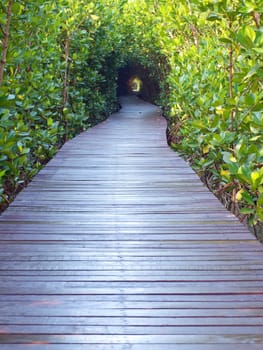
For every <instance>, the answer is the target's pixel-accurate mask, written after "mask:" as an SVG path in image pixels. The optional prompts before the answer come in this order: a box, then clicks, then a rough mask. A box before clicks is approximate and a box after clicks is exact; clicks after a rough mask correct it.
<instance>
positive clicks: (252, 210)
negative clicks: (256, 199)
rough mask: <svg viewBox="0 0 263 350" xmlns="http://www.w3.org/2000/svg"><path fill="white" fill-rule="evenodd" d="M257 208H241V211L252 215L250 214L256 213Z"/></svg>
mask: <svg viewBox="0 0 263 350" xmlns="http://www.w3.org/2000/svg"><path fill="white" fill-rule="evenodd" d="M254 212H255V210H254V209H252V208H242V209H240V213H241V214H244V215H250V214H254Z"/></svg>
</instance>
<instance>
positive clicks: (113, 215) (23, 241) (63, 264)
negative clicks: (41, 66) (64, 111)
mask: <svg viewBox="0 0 263 350" xmlns="http://www.w3.org/2000/svg"><path fill="white" fill-rule="evenodd" d="M121 103H122V109H121V110H120V112H119V113H116V114H113V115H112V116H111V117H110V118H109V119H108V120H106V121H105V122H103V123H101V124H99V125H97V126H96V127H94V128H92V129H90V130H88V131H87V132H84V133H82V134H81V135H79V136H78V137H76V138H75V139H73V140H71V141H69V142H68V143H66V144H65V145H64V147H63V148H62V149H61V150H60V151H59V152H58V153H57V155H56V156H55V157H54V159H52V160H51V161H50V162H49V163H48V164H47V166H46V167H45V168H44V169H43V170H42V171H41V172H40V173H39V174H38V175H37V176H36V177H35V178H34V180H33V181H32V182H31V183H30V185H29V186H28V187H27V188H26V189H25V190H24V191H22V192H21V193H20V194H19V195H18V196H17V198H16V200H15V201H14V202H13V203H12V205H11V206H10V207H9V208H8V210H6V211H5V212H4V213H3V215H2V216H1V217H0V232H1V233H0V247H1V249H0V281H1V283H0V348H1V350H11V349H15V350H25V349H29V348H32V349H39V350H68V349H70V350H84V349H85V350H86V349H89V350H106V349H107V350H219V349H220V350H221V349H222V348H223V349H224V350H236V349H239V350H245V349H246V350H247V349H249V350H257V349H262V346H263V248H262V245H261V244H260V243H259V242H258V241H257V240H256V239H255V237H254V236H253V235H252V234H251V233H250V232H248V230H247V229H246V228H245V227H244V226H243V225H242V224H240V223H239V222H238V220H237V219H236V218H235V217H234V216H233V215H232V214H230V213H229V212H227V211H226V210H225V209H224V208H223V206H222V205H221V204H220V203H219V202H218V200H217V199H216V198H215V197H214V196H213V195H212V194H211V193H210V192H209V191H208V190H207V188H206V187H204V185H203V184H202V183H201V182H200V180H199V179H198V177H197V175H196V174H195V173H194V171H193V170H192V169H191V168H190V167H189V166H188V164H187V163H186V162H185V161H184V160H183V159H182V158H181V157H179V156H178V155H177V154H176V153H175V152H173V151H172V150H170V149H169V147H168V146H167V144H166V139H165V128H166V122H165V120H164V118H162V117H161V115H160V110H159V109H158V108H157V107H156V106H153V105H151V104H148V103H146V102H143V101H141V100H139V99H138V98H137V97H135V96H130V97H124V98H122V101H121Z"/></svg>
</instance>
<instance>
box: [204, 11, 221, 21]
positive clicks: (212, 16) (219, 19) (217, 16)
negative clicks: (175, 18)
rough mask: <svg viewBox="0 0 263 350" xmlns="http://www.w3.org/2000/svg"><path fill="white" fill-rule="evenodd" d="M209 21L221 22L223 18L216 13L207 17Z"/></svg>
mask: <svg viewBox="0 0 263 350" xmlns="http://www.w3.org/2000/svg"><path fill="white" fill-rule="evenodd" d="M207 20H208V21H221V20H222V17H221V16H220V15H218V14H216V13H210V14H209V15H208V16H207Z"/></svg>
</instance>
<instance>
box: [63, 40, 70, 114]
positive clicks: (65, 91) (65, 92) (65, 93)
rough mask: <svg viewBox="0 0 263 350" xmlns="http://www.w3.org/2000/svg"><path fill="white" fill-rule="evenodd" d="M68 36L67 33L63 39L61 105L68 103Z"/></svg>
mask: <svg viewBox="0 0 263 350" xmlns="http://www.w3.org/2000/svg"><path fill="white" fill-rule="evenodd" d="M69 52H70V37H69V35H67V37H66V41H65V74H64V81H63V107H65V106H66V105H67V103H68V71H69Z"/></svg>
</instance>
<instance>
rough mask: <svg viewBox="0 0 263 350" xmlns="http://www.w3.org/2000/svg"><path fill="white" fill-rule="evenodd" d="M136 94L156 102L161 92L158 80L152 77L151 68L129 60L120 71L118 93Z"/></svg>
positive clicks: (119, 94)
mask: <svg viewBox="0 0 263 350" xmlns="http://www.w3.org/2000/svg"><path fill="white" fill-rule="evenodd" d="M129 94H135V95H137V96H139V97H141V98H142V99H144V100H146V101H149V102H155V101H156V99H157V98H158V96H159V94H160V87H159V84H158V82H157V81H156V80H155V79H154V78H152V76H151V74H150V71H149V69H147V68H145V67H143V66H142V65H140V64H136V63H134V62H129V63H128V64H127V65H126V66H124V67H122V68H120V69H119V72H118V90H117V95H118V96H122V95H129Z"/></svg>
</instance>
